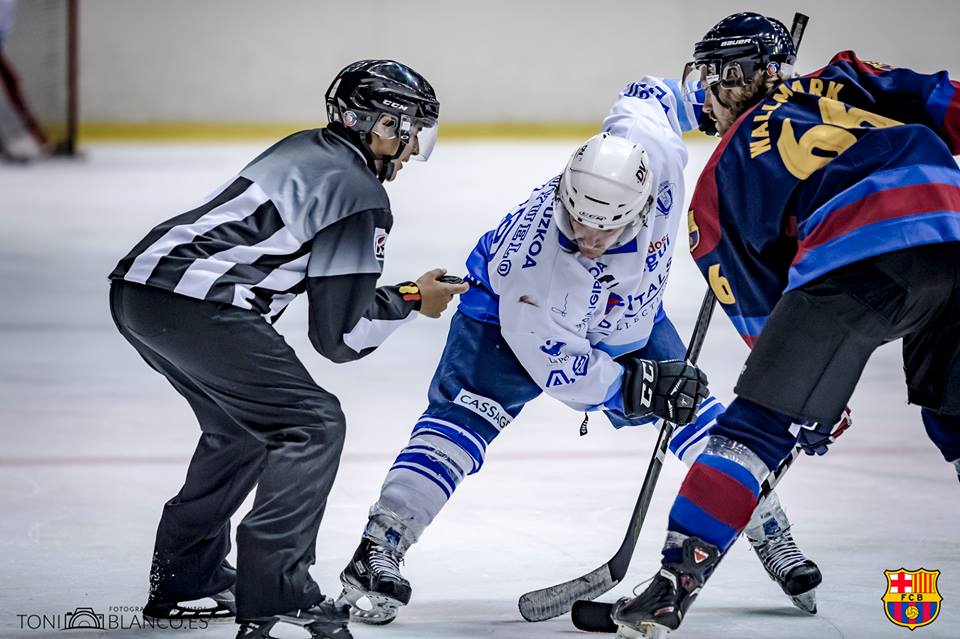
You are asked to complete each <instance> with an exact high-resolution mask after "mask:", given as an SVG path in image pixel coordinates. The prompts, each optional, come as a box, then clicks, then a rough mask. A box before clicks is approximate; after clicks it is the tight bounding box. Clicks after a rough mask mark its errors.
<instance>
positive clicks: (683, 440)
mask: <svg viewBox="0 0 960 639" xmlns="http://www.w3.org/2000/svg"><path fill="white" fill-rule="evenodd" d="M722 412H723V404H722V403H721V402H720V401H719V400H718V399H717V398H716V397H713V396H712V395H711V396H710V397H707V398H706V399H705V400H703V402H701V403H700V408H699V409H697V418H696V419H694V420H693V421H692V422H690V423H689V424H686V425H685V426H679V427H677V429H676V430H674V431H673V436H672V437H671V438H670V451H671V452H672V453H673V454H674V455H676V457H677V459H679V460H680V461H682V462H683V463H684V464H686V465H687V467H688V468H689V467H690V466H691V465H693V462H694V461H695V460H696V459H697V457H698V456H699V455H700V453H702V452H703V450H704V448H706V446H707V441H708V439H709V437H710V434H711V433H712V432H713V429H714V427H715V426H716V423H717V417H719V416H720V413H722Z"/></svg>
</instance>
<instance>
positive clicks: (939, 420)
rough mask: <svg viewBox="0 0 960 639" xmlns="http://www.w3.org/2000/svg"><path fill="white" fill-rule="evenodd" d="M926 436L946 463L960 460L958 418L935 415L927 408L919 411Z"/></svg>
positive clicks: (959, 427)
mask: <svg viewBox="0 0 960 639" xmlns="http://www.w3.org/2000/svg"><path fill="white" fill-rule="evenodd" d="M920 416H921V418H922V419H923V426H924V428H926V429H927V436H928V437H929V438H930V440H931V441H932V442H933V443H934V444H936V446H937V448H939V449H940V453H941V454H942V455H943V458H944V459H946V460H947V461H948V462H956V461H958V460H960V417H955V416H953V415H944V414H943V413H937V412H934V411H932V410H930V409H929V408H923V409H921V410H920Z"/></svg>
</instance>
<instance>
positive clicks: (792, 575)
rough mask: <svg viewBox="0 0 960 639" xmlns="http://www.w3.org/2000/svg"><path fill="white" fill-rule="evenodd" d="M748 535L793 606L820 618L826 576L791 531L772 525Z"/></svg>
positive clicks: (768, 524) (752, 531)
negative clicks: (819, 590)
mask: <svg viewBox="0 0 960 639" xmlns="http://www.w3.org/2000/svg"><path fill="white" fill-rule="evenodd" d="M771 524H773V525H771ZM746 535H747V539H749V540H750V545H751V546H753V549H754V550H756V551H757V556H758V557H759V558H760V562H761V563H762V564H763V567H764V569H765V570H766V571H767V574H768V575H770V578H771V579H773V580H774V581H775V582H777V584H779V585H780V587H781V588H782V589H783V592H784V593H786V595H787V596H788V597H790V601H792V602H793V605H794V606H796V607H797V608H799V609H800V610H803V611H804V612H808V613H810V614H811V615H815V614H817V590H816V588H817V586H819V585H820V582H821V581H823V575H821V574H820V568H818V567H817V564H815V563H813V561H811V560H809V559H807V558H806V557H805V556H804V554H803V552H801V551H800V548H798V547H797V542H795V541H794V540H793V535H792V534H790V527H789V526H787V527H786V528H780V527H779V526H776V523H775V522H771V521H768V522H765V524H764V526H763V528H762V529H759V530H756V529H748V530H747V531H746Z"/></svg>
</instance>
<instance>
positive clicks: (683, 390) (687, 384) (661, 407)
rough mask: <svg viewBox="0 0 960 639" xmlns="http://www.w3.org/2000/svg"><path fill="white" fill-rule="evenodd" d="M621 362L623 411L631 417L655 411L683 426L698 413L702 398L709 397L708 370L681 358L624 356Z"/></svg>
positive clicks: (654, 412) (655, 413)
mask: <svg viewBox="0 0 960 639" xmlns="http://www.w3.org/2000/svg"><path fill="white" fill-rule="evenodd" d="M620 363H621V364H622V365H623V411H624V414H625V415H626V416H627V417H628V418H629V419H634V418H637V417H643V416H645V415H649V414H651V413H653V414H654V415H656V416H657V417H662V418H663V419H668V420H670V421H671V422H673V423H675V424H676V425H678V426H682V425H684V424H687V423H689V422H690V421H691V420H693V418H694V417H696V414H697V408H698V407H699V406H700V402H702V401H703V400H704V399H706V397H707V394H708V391H707V376H706V374H705V373H704V372H703V371H701V370H700V369H699V368H697V367H696V366H693V365H692V364H688V363H687V362H684V361H682V360H679V359H672V360H667V361H663V362H654V361H653V360H649V359H640V358H625V359H624V360H623V361H621V362H620Z"/></svg>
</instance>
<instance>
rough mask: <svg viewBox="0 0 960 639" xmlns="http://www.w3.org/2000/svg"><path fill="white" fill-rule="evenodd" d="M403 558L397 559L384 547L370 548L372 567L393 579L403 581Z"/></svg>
mask: <svg viewBox="0 0 960 639" xmlns="http://www.w3.org/2000/svg"><path fill="white" fill-rule="evenodd" d="M401 563H403V558H402V557H397V556H395V555H394V554H393V553H391V552H390V551H389V550H387V549H386V548H384V547H383V546H373V547H372V548H370V567H371V568H373V569H374V570H376V571H379V572H381V573H383V574H384V575H385V576H387V577H390V578H392V579H403V575H402V574H400V564H401Z"/></svg>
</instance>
